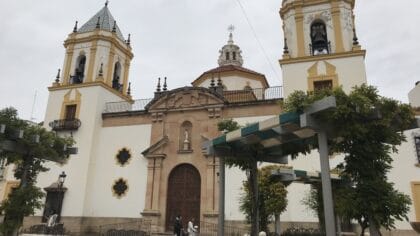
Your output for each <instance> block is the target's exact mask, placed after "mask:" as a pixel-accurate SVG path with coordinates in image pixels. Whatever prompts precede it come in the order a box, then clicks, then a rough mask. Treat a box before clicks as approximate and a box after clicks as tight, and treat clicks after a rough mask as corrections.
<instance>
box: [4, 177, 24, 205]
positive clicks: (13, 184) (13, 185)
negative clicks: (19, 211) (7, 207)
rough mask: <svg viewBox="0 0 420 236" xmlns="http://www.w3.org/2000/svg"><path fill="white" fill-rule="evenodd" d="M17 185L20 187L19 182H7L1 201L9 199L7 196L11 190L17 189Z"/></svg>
mask: <svg viewBox="0 0 420 236" xmlns="http://www.w3.org/2000/svg"><path fill="white" fill-rule="evenodd" d="M19 185H20V181H19V180H12V181H7V182H6V185H5V186H4V194H3V200H6V199H7V198H8V197H9V195H10V194H11V193H12V191H13V189H16V188H18V187H19Z"/></svg>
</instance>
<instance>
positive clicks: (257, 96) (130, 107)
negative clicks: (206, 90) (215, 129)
mask: <svg viewBox="0 0 420 236" xmlns="http://www.w3.org/2000/svg"><path fill="white" fill-rule="evenodd" d="M222 95H223V97H224V98H225V99H226V100H227V102H228V103H230V104H237V103H252V102H257V101H269V100H279V99H282V98H283V87H282V86H275V87H270V88H257V89H245V90H226V91H223V94H222ZM152 100H153V98H147V99H138V100H134V103H130V102H109V103H107V104H106V105H105V109H104V113H118V112H128V111H144V110H145V109H146V105H147V104H149V103H150V102H151V101H152Z"/></svg>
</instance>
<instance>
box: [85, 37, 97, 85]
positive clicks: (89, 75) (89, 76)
mask: <svg viewBox="0 0 420 236" xmlns="http://www.w3.org/2000/svg"><path fill="white" fill-rule="evenodd" d="M97 50H98V41H97V40H95V41H93V42H92V45H91V47H90V54H89V67H88V72H87V76H86V82H90V81H93V68H94V67H95V61H96V51H97Z"/></svg>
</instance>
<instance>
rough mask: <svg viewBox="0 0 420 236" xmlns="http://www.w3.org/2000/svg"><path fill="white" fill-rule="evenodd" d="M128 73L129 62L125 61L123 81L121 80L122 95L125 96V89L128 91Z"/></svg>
mask: <svg viewBox="0 0 420 236" xmlns="http://www.w3.org/2000/svg"><path fill="white" fill-rule="evenodd" d="M129 71H130V60H125V63H124V80H123V91H122V92H123V94H124V95H127V89H128V74H129Z"/></svg>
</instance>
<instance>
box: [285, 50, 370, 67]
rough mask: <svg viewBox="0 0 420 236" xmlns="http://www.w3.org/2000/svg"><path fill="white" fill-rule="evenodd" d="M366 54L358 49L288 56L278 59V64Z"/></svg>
mask: <svg viewBox="0 0 420 236" xmlns="http://www.w3.org/2000/svg"><path fill="white" fill-rule="evenodd" d="M357 56H363V58H364V57H365V56H366V50H359V51H350V52H342V53H334V54H324V55H316V56H306V57H300V58H290V59H281V60H279V62H280V65H287V64H295V63H301V62H312V61H322V60H331V59H338V58H346V57H357Z"/></svg>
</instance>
